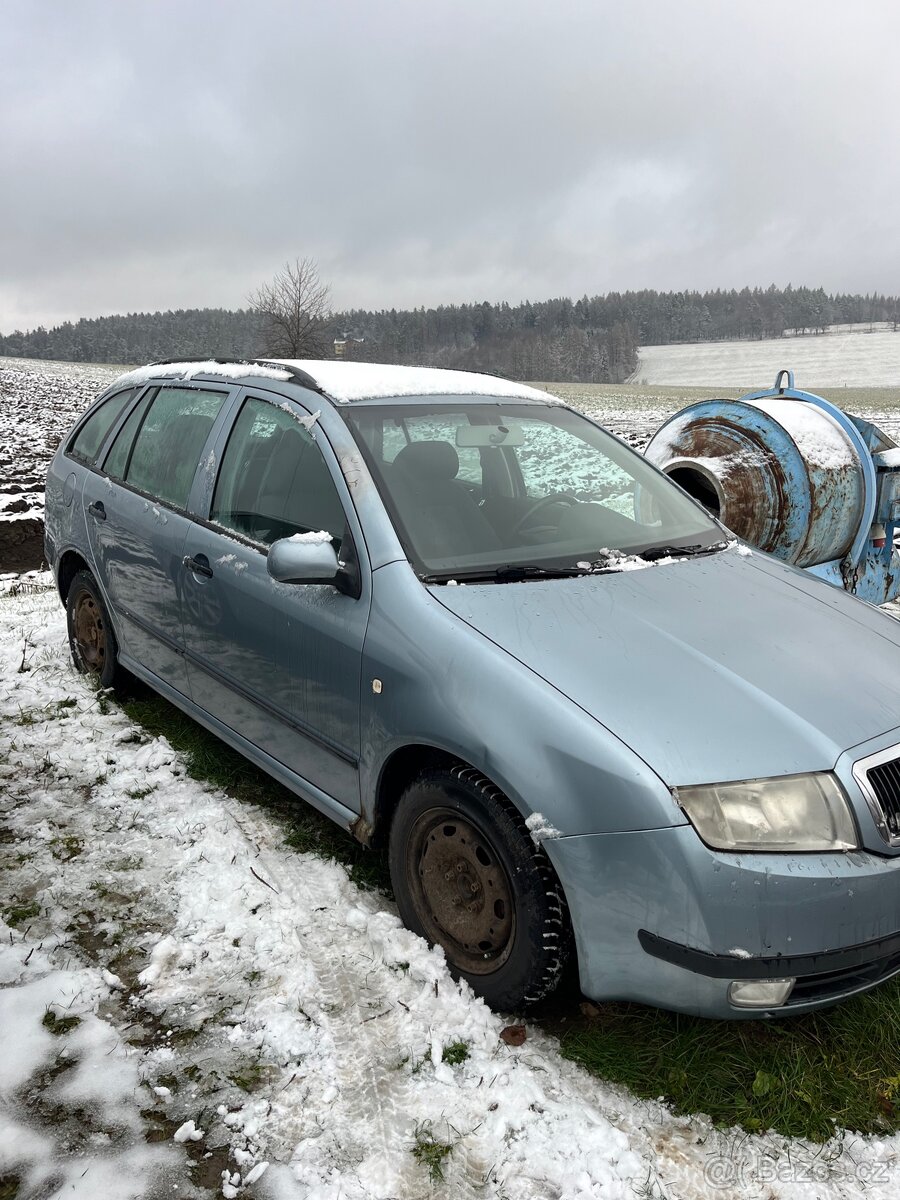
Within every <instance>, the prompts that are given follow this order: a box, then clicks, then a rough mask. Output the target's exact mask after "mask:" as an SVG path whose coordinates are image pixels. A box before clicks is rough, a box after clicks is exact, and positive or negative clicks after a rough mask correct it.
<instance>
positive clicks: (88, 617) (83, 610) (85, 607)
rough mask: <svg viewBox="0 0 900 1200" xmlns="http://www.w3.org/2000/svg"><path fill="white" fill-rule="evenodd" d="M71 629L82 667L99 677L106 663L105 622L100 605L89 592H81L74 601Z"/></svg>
mask: <svg viewBox="0 0 900 1200" xmlns="http://www.w3.org/2000/svg"><path fill="white" fill-rule="evenodd" d="M72 628H73V631H74V634H75V646H76V648H77V651H78V658H79V660H80V661H81V664H82V666H83V667H84V668H85V670H87V671H96V673H97V674H98V675H99V674H100V673H101V671H102V670H103V666H104V663H105V662H106V622H105V621H104V619H103V613H102V611H101V609H100V605H99V604H98V603H97V601H96V600H95V599H94V597H93V596H92V595H91V594H90V592H82V594H81V595H80V596H79V597H78V599H77V600H76V601H75V611H74V613H73V615H72Z"/></svg>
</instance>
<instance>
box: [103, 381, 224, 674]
mask: <svg viewBox="0 0 900 1200" xmlns="http://www.w3.org/2000/svg"><path fill="white" fill-rule="evenodd" d="M232 394H233V393H232V392H231V391H230V389H228V388H215V389H212V388H206V387H198V386H194V385H189V384H179V385H178V386H171V387H160V388H151V389H149V390H148V391H146V392H145V393H144V394H143V395H142V396H141V398H140V399H139V400H138V402H137V404H136V405H135V406H134V407H133V408H132V410H131V412H130V413H129V414H128V416H127V417H126V418H125V420H124V422H123V423H122V425H121V427H120V428H119V430H118V432H117V433H116V435H115V437H114V439H113V441H112V444H111V446H110V448H109V450H108V452H107V454H106V457H105V460H104V463H103V474H102V475H100V474H91V475H90V476H88V478H87V479H86V480H85V485H84V491H83V499H84V504H85V510H86V519H87V525H88V536H89V540H90V544H91V550H92V552H93V559H94V567H95V570H96V573H97V576H98V578H99V580H100V582H101V584H102V586H103V588H104V591H105V592H106V595H107V598H108V600H109V603H110V605H111V608H112V611H113V613H114V614H115V618H116V626H117V632H118V636H119V641H120V649H121V651H122V654H123V656H124V657H125V659H126V660H127V659H129V658H130V659H132V660H134V662H135V663H137V664H138V666H141V667H144V668H145V669H146V670H148V671H151V672H152V673H153V674H154V675H156V676H158V677H159V678H160V679H162V680H163V681H164V682H165V683H168V684H169V685H170V686H172V687H173V688H175V689H177V690H178V691H179V692H182V693H184V694H185V695H187V694H189V684H188V678H187V670H186V667H185V663H184V646H183V638H182V629H181V600H180V592H181V588H182V586H183V582H184V574H185V570H184V567H183V566H182V558H183V545H184V540H185V537H186V535H187V531H188V529H189V528H190V525H191V518H190V515H189V514H188V511H187V509H188V502H189V497H190V493H191V488H192V485H193V482H194V476H195V474H196V472H197V465H198V463H199V461H200V456H201V453H202V451H203V448H204V446H205V444H206V442H207V440H208V439H209V437H210V435H211V433H212V430H213V427H214V425H215V422H216V420H217V418H218V417H219V414H220V413H221V412H222V410H223V407H224V406H225V403H226V401H227V400H228V399H229V396H230V395H232ZM126 665H127V664H126Z"/></svg>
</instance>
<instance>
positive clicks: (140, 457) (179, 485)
mask: <svg viewBox="0 0 900 1200" xmlns="http://www.w3.org/2000/svg"><path fill="white" fill-rule="evenodd" d="M227 398H228V392H211V391H205V390H202V389H199V388H180V387H164V388H160V390H159V392H158V393H157V395H156V397H155V399H154V400H153V403H152V404H151V405H150V410H149V412H148V413H147V415H146V416H145V417H144V420H143V424H142V425H141V427H140V431H139V432H138V435H137V438H136V440H135V442H134V447H133V449H132V450H131V457H130V459H129V460H128V466H127V468H126V471H125V482H126V483H127V484H130V485H131V486H132V487H133V488H137V490H138V491H141V492H146V493H147V494H148V495H151V496H154V497H156V498H157V499H159V500H162V501H164V502H165V503H166V504H171V505H172V506H173V507H175V508H182V509H184V508H187V502H188V496H189V495H190V492H191V484H192V483H193V481H194V475H195V473H196V471H197V467H198V465H199V462H200V453H201V451H202V450H203V447H204V446H205V445H206V441H207V438H208V437H209V434H210V431H211V429H212V427H213V423H214V421H215V419H216V417H217V416H218V415H219V410H220V409H221V407H222V405H223V404H224V403H225V401H226V399H227Z"/></svg>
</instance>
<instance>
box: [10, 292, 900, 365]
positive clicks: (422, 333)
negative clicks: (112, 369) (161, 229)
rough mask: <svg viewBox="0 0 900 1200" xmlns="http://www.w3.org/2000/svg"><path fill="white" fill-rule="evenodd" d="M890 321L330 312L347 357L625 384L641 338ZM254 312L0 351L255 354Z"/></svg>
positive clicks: (600, 307) (708, 299) (127, 318)
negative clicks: (624, 381)
mask: <svg viewBox="0 0 900 1200" xmlns="http://www.w3.org/2000/svg"><path fill="white" fill-rule="evenodd" d="M881 321H888V322H891V323H892V325H893V327H894V328H895V329H897V328H898V326H900V300H898V298H896V297H893V296H881V295H878V294H873V295H866V296H862V295H850V294H837V295H828V294H826V293H825V291H824V290H823V289H822V288H804V287H798V288H793V287H790V286H788V287H786V288H776V287H775V286H774V285H773V286H771V287H769V288H765V289H763V288H743V289H742V290H741V291H736V290H734V289H732V290H721V289H717V290H716V291H708V292H657V291H651V290H648V291H638V292H610V293H608V294H607V295H604V296H592V297H589V296H584V297H582V299H580V300H574V301H573V300H571V299H568V298H560V299H552V300H543V301H539V302H531V301H527V302H525V303H522V304H515V305H511V304H508V303H506V302H501V303H496V304H494V303H489V302H488V301H485V302H484V303H481V304H448V305H440V306H438V307H437V308H416V309H412V310H402V309H401V310H398V309H390V310H382V311H380V312H367V311H364V310H361V309H360V310H353V311H350V312H344V313H335V314H333V316H332V328H333V333H334V338H335V340H336V342H337V344H338V346H339V353H340V354H341V355H342V356H343V357H345V358H348V359H363V360H369V361H379V362H395V363H411V364H417V365H431V366H441V367H455V368H462V369H466V370H484V371H493V372H497V373H499V374H501V375H507V376H511V377H512V378H517V379H532V380H541V381H546V382H554V381H555V382H565V381H578V382H584V383H620V382H622V381H623V380H624V379H627V378H628V376H629V375H631V374H632V372H633V371H634V370H635V367H636V365H637V353H638V349H639V347H640V346H642V345H644V346H647V345H660V344H663V343H670V342H696V341H725V340H735V339H752V338H767V337H780V336H782V335H783V334H785V333H805V334H809V335H817V334H821V333H823V332H824V331H825V329H826V328H827V327H828V326H829V325H840V324H848V323H873V324H874V323H875V322H881ZM261 339H262V330H261V324H260V319H259V317H258V316H257V315H256V314H255V313H254V312H252V311H250V310H249V309H245V310H238V311H229V310H226V309H219V308H203V309H184V310H178V311H175V312H156V313H129V314H127V315H123V316H111V317H95V318H82V319H81V320H79V321H75V322H69V321H67V322H64V323H63V324H61V325H57V326H55V327H54V328H52V329H44V328H43V327H39V328H37V329H34V330H31V331H29V332H27V333H23V332H20V331H16V332H14V333H11V334H9V335H7V336H3V335H0V355H8V356H10V357H16V358H43V359H56V360H62V361H67V362H112V363H122V364H130V363H143V362H152V361H154V360H158V359H164V358H175V359H179V358H197V357H208V356H213V357H229V358H230V357H237V358H251V357H254V356H257V355H259V354H260V353H261Z"/></svg>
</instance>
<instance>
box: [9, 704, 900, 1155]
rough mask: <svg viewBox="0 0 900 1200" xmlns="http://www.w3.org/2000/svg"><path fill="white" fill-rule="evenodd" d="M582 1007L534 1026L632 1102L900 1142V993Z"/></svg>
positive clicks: (205, 757) (191, 727)
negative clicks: (785, 1008)
mask: <svg viewBox="0 0 900 1200" xmlns="http://www.w3.org/2000/svg"><path fill="white" fill-rule="evenodd" d="M124 707H125V710H126V712H127V713H128V715H129V716H130V717H131V718H132V719H133V720H134V721H136V722H137V723H138V724H140V725H142V726H143V728H144V729H145V730H146V731H147V732H148V733H150V734H152V735H161V736H164V737H166V738H167V739H168V740H169V742H170V743H171V744H172V745H173V746H174V747H175V748H176V749H177V750H179V751H180V752H181V753H182V754H183V755H184V758H185V761H186V763H187V769H188V773H189V774H190V775H191V777H192V778H194V779H198V780H202V781H205V782H207V783H209V784H211V785H213V786H215V787H218V788H221V789H222V790H224V791H226V792H228V793H229V794H230V795H232V796H234V797H236V798H238V799H240V800H246V801H249V802H251V803H253V804H258V805H262V806H265V807H266V808H268V809H269V810H271V811H272V812H274V813H275V814H276V815H277V816H278V817H279V818H280V819H281V820H282V821H283V823H284V829H285V841H286V843H287V845H288V846H291V847H293V848H294V849H296V850H299V851H303V852H310V853H313V854H317V855H319V856H321V857H324V858H329V859H337V860H338V861H339V862H341V863H343V864H344V865H345V866H346V867H347V868H348V870H349V872H350V875H351V878H353V879H354V880H355V881H356V882H357V883H358V884H360V885H361V886H363V887H368V888H375V889H378V890H379V891H382V892H384V893H385V894H390V881H389V877H388V871H387V864H386V861H385V859H386V856H385V855H384V854H381V853H377V852H372V851H367V850H365V849H363V848H362V847H361V846H360V845H359V844H358V843H357V842H356V841H355V840H354V839H353V838H352V837H351V836H350V835H349V834H346V833H344V832H343V831H342V830H340V829H339V828H338V827H337V826H336V825H334V824H333V823H332V822H331V821H329V820H328V819H327V818H326V817H323V816H321V815H319V814H318V813H317V812H316V811H315V810H314V809H312V808H310V807H308V806H307V805H305V804H304V803H303V802H302V801H299V800H298V799H297V798H296V797H295V796H294V795H293V793H291V792H289V791H288V790H287V789H286V788H283V787H281V786H280V785H279V784H277V783H276V782H275V781H274V780H272V779H271V778H270V777H269V776H268V775H266V774H265V773H264V772H262V771H260V770H258V769H257V768H256V767H254V766H253V765H252V764H251V763H250V762H248V761H247V759H245V758H244V757H243V756H242V755H240V754H238V753H237V752H236V751H234V750H232V749H230V747H228V746H226V745H225V744H224V743H223V742H221V741H220V740H219V739H218V738H216V737H214V736H213V735H212V734H210V733H208V732H207V731H206V730H205V729H203V728H202V727H201V726H200V725H198V724H197V723H196V722H195V721H192V720H191V719H190V718H189V717H186V716H185V715H184V714H183V713H181V711H180V710H178V709H176V708H175V707H174V706H173V705H171V704H169V703H168V702H167V701H165V700H163V699H161V698H160V697H157V696H155V695H152V694H147V695H144V694H141V695H139V696H136V697H133V698H131V699H130V700H126V701H125V702H124ZM151 802H152V801H151ZM7 911H9V910H7ZM38 911H39V910H38V906H37V905H36V904H35V905H33V906H28V907H27V908H25V907H22V908H18V909H15V910H13V914H14V917H15V921H16V922H17V921H21V920H25V919H28V918H30V917H32V916H37V913H38ZM7 919H8V920H10V924H13V923H15V922H14V920H11V919H10V918H9V917H8V918H7ZM405 965H406V964H397V966H396V969H398V970H400V969H402V968H403V966H405ZM581 999H582V997H581V995H580V993H579V991H578V988H577V983H569V985H568V986H566V987H565V989H564V990H563V991H562V993H561V994H560V995H559V996H558V997H557V998H556V999H554V1000H553V1001H552V1002H550V1003H549V1004H548V1005H546V1006H545V1008H544V1010H543V1011H541V1012H538V1013H535V1014H531V1018H530V1019H532V1020H533V1021H535V1023H537V1024H539V1025H541V1026H542V1027H543V1028H544V1029H546V1030H547V1031H548V1032H550V1033H553V1034H555V1035H556V1036H558V1037H559V1039H560V1044H561V1048H562V1053H563V1054H564V1055H565V1056H566V1057H567V1058H570V1059H573V1060H574V1061H576V1062H578V1063H580V1064H581V1065H582V1066H583V1067H584V1068H585V1069H586V1070H588V1071H590V1072H591V1073H592V1074H594V1075H596V1076H598V1077H599V1078H601V1079H604V1080H607V1081H609V1082H612V1083H616V1084H621V1085H624V1086H625V1087H628V1088H630V1089H631V1091H632V1092H634V1093H635V1094H636V1095H638V1096H641V1097H644V1098H647V1099H656V1098H662V1099H664V1100H666V1101H668V1102H669V1103H670V1104H671V1105H672V1106H673V1107H674V1109H675V1110H676V1111H678V1112H684V1113H696V1112H702V1113H706V1114H708V1115H709V1116H710V1117H711V1118H712V1119H713V1120H714V1121H715V1122H716V1123H718V1124H720V1125H723V1126H732V1125H742V1126H743V1127H744V1128H745V1129H747V1130H750V1131H762V1130H767V1129H772V1130H775V1131H777V1132H779V1133H783V1134H787V1135H790V1136H803V1137H808V1138H810V1139H812V1140H814V1141H822V1140H825V1139H827V1138H828V1137H830V1136H831V1134H832V1133H833V1132H834V1129H835V1126H836V1125H837V1126H841V1127H844V1128H847V1129H851V1130H858V1131H860V1132H863V1133H887V1132H891V1131H893V1130H896V1129H900V981H894V982H891V983H888V984H885V985H883V986H882V987H880V988H876V989H875V990H874V991H873V992H870V993H868V994H867V995H865V996H861V997H858V998H857V999H855V1000H851V1001H848V1002H847V1003H845V1004H842V1005H838V1006H837V1007H835V1008H832V1009H826V1010H824V1011H821V1012H818V1013H813V1014H811V1015H806V1016H799V1017H794V1018H791V1019H789V1020H779V1021H772V1022H764V1021H734V1022H724V1021H723V1022H717V1021H705V1020H701V1019H699V1018H693V1017H686V1016H681V1015H678V1014H673V1013H667V1012H662V1011H659V1010H655V1009H650V1008H644V1007H641V1006H639V1005H629V1004H603V1005H599V1006H594V1007H592V1009H591V1011H592V1012H594V1013H595V1014H596V1015H594V1016H592V1017H585V1016H582V1014H581V1012H580V1009H579V1002H580V1001H581ZM467 1054H468V1047H467V1046H466V1044H465V1043H464V1042H459V1043H453V1044H452V1045H450V1046H447V1047H445V1049H444V1054H443V1057H444V1061H445V1062H450V1063H451V1064H453V1063H458V1062H463V1061H464V1060H465V1057H466V1056H467ZM419 1132H420V1134H421V1136H417V1139H416V1145H415V1147H414V1149H413V1153H414V1155H415V1156H416V1157H417V1158H419V1159H420V1160H421V1161H423V1162H425V1163H426V1164H427V1165H428V1166H429V1170H440V1169H441V1163H442V1162H443V1159H444V1157H445V1156H446V1154H447V1153H449V1147H445V1146H444V1144H443V1143H437V1142H434V1141H433V1139H432V1140H431V1141H429V1137H431V1134H430V1127H428V1126H423V1127H422V1129H421V1130H420V1131H419ZM432 1164H434V1166H433V1167H432ZM433 1177H434V1178H439V1176H433Z"/></svg>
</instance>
